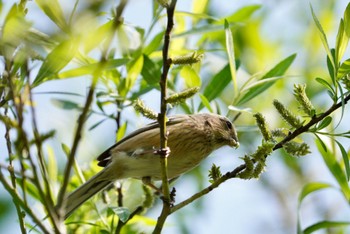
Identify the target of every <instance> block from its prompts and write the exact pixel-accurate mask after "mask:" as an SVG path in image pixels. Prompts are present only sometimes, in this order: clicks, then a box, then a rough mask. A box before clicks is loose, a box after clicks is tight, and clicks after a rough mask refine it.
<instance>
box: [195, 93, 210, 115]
mask: <svg viewBox="0 0 350 234" xmlns="http://www.w3.org/2000/svg"><path fill="white" fill-rule="evenodd" d="M199 97H200V99H201V100H202V105H201V106H205V107H206V108H207V109H208V110H209V111H210V112H211V113H213V109H212V108H211V106H210V102H209V100H208V99H207V98H206V97H205V96H204V95H203V94H201V93H199ZM201 106H200V107H199V108H200V109H202V108H201ZM198 111H199V110H198Z"/></svg>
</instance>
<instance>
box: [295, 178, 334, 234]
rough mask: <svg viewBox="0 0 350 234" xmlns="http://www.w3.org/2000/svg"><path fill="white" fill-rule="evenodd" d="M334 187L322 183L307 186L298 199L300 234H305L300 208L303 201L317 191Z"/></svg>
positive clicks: (298, 226)
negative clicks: (302, 227)
mask: <svg viewBox="0 0 350 234" xmlns="http://www.w3.org/2000/svg"><path fill="white" fill-rule="evenodd" d="M332 187H333V186H332V185H330V184H327V183H320V182H312V183H308V184H306V185H305V186H304V187H303V188H302V190H301V193H300V195H299V199H298V220H297V229H298V234H304V232H303V231H302V229H301V222H300V221H301V220H300V207H301V203H302V201H303V200H304V199H305V197H307V196H308V195H309V194H311V193H314V192H316V191H319V190H322V189H327V188H332Z"/></svg>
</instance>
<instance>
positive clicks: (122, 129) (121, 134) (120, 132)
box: [117, 122, 128, 142]
mask: <svg viewBox="0 0 350 234" xmlns="http://www.w3.org/2000/svg"><path fill="white" fill-rule="evenodd" d="M127 127H128V122H124V123H123V124H122V125H121V126H120V127H119V129H118V132H117V142H118V141H120V140H121V139H122V138H123V137H124V136H125V133H126V128H127Z"/></svg>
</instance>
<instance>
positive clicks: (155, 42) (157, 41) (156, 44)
mask: <svg viewBox="0 0 350 234" xmlns="http://www.w3.org/2000/svg"><path fill="white" fill-rule="evenodd" d="M163 37H164V32H160V33H158V34H157V35H156V36H154V38H153V39H152V41H151V42H150V43H149V44H148V45H147V46H146V47H145V48H144V49H143V53H144V54H145V55H150V54H151V53H152V52H154V51H155V50H157V49H158V48H160V45H161V44H162V40H163Z"/></svg>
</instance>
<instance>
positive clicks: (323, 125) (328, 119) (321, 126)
mask: <svg viewBox="0 0 350 234" xmlns="http://www.w3.org/2000/svg"><path fill="white" fill-rule="evenodd" d="M331 122H332V117H331V116H327V117H326V118H324V119H323V120H322V121H321V123H320V124H319V125H317V130H318V131H319V130H321V129H324V128H326V127H327V126H328V125H329V124H330V123H331Z"/></svg>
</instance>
